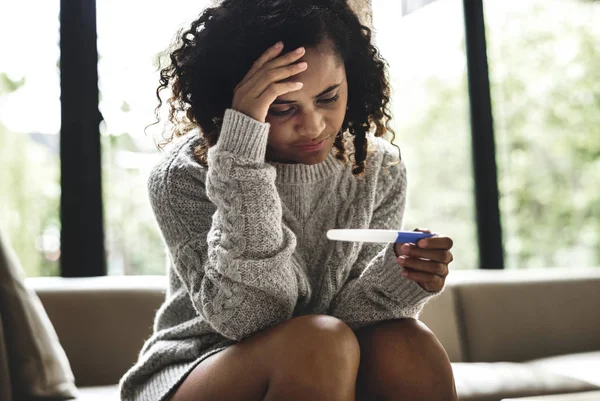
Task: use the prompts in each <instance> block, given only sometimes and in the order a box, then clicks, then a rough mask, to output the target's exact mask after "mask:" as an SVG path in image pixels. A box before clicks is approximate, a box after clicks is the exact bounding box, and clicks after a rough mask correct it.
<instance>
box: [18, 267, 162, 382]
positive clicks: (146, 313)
mask: <svg viewBox="0 0 600 401" xmlns="http://www.w3.org/2000/svg"><path fill="white" fill-rule="evenodd" d="M28 285H30V286H32V287H33V288H34V289H35V291H36V292H37V294H38V295H39V297H40V299H41V301H42V303H43V304H44V307H45V308H46V311H47V312H48V316H49V317H50V319H51V320H52V323H53V324H54V328H55V329H56V333H57V334H58V337H59V338H60V341H61V343H62V345H63V346H64V349H65V351H66V353H67V357H68V358H69V361H70V362H71V367H72V369H73V373H74V375H75V381H76V384H77V386H102V385H108V384H114V383H117V382H118V381H119V379H120V378H121V377H122V376H123V374H124V373H125V372H126V371H127V370H128V369H129V368H130V367H131V366H132V365H133V364H134V363H135V361H136V360H137V357H138V353H139V351H140V349H141V348H142V345H143V343H144V341H145V340H146V339H147V338H148V337H149V336H150V335H151V334H152V323H153V320H154V315H155V313H156V310H157V309H158V308H159V307H160V305H161V304H162V302H163V301H164V299H165V288H166V278H165V277H127V276H124V277H93V278H63V279H61V278H30V279H28Z"/></svg>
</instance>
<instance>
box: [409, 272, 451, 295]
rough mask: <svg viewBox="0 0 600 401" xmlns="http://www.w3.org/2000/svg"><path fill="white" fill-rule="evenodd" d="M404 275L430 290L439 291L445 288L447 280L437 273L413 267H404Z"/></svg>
mask: <svg viewBox="0 0 600 401" xmlns="http://www.w3.org/2000/svg"><path fill="white" fill-rule="evenodd" d="M401 274H402V276H403V277H406V278H407V279H409V280H413V281H416V282H417V283H419V284H420V285H421V287H423V288H424V289H425V291H429V292H438V291H441V290H442V289H443V288H444V283H445V280H444V279H443V278H441V277H440V276H436V275H435V274H429V273H423V272H419V271H415V270H412V269H404V270H403V271H402V273H401Z"/></svg>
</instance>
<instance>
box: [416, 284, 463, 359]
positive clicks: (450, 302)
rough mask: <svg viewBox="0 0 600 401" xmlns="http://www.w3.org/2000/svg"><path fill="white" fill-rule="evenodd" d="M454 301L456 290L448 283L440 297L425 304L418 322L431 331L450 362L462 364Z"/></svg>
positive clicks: (458, 326) (461, 346)
mask: <svg viewBox="0 0 600 401" xmlns="http://www.w3.org/2000/svg"><path fill="white" fill-rule="evenodd" d="M456 301H457V300H456V288H455V286H454V285H453V284H452V283H448V284H447V285H446V288H445V289H444V291H443V292H442V293H441V294H440V295H438V296H437V297H435V298H433V299H432V300H431V301H429V302H427V303H426V304H425V307H424V308H423V311H422V312H421V315H420V316H419V320H420V321H422V322H423V323H425V324H426V325H427V327H429V328H430V329H431V331H433V333H434V334H435V335H436V337H437V338H438V340H440V343H442V345H443V346H444V349H445V350H446V353H447V354H448V357H449V358H450V360H451V361H452V362H463V361H464V360H465V359H464V352H463V345H462V343H461V337H460V331H459V330H460V324H459V318H458V315H457V313H456V306H457V305H456Z"/></svg>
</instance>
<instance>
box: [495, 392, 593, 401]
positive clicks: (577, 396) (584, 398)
mask: <svg viewBox="0 0 600 401" xmlns="http://www.w3.org/2000/svg"><path fill="white" fill-rule="evenodd" d="M598 400H600V391H585V392H583V393H570V394H554V395H540V396H537V397H527V398H506V399H504V400H502V401H598Z"/></svg>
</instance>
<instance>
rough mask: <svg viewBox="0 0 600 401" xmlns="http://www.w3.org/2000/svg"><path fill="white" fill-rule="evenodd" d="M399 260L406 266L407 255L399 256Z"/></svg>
mask: <svg viewBox="0 0 600 401" xmlns="http://www.w3.org/2000/svg"><path fill="white" fill-rule="evenodd" d="M396 260H397V261H398V263H400V264H401V265H402V266H404V262H406V257H405V256H398V259H396Z"/></svg>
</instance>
